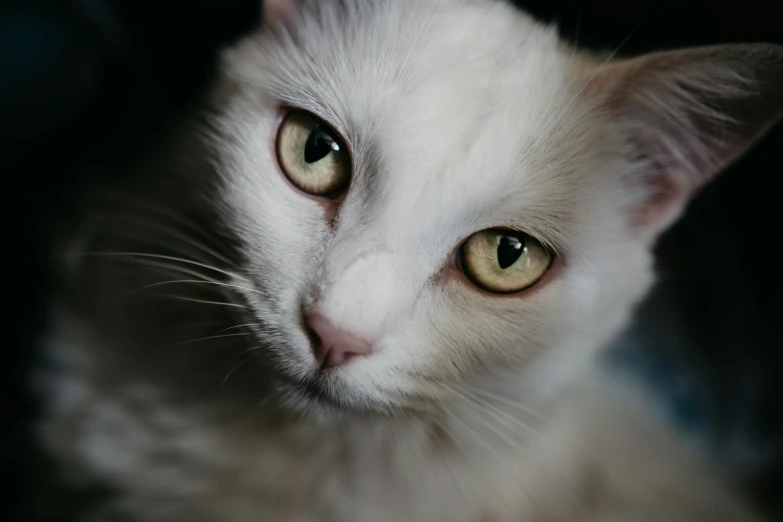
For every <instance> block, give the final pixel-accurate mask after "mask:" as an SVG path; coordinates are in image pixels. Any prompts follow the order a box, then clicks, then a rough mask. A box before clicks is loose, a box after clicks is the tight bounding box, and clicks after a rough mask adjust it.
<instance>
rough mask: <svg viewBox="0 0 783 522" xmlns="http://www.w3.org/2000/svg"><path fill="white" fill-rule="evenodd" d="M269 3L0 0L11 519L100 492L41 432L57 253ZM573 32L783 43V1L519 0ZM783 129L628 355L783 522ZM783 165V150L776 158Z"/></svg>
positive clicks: (70, 515)
mask: <svg viewBox="0 0 783 522" xmlns="http://www.w3.org/2000/svg"><path fill="white" fill-rule="evenodd" d="M260 1H261V0H250V1H248V0H191V1H189V2H175V1H166V0H160V1H159V2H157V3H154V4H153V3H152V2H149V3H148V2H145V1H142V0H137V1H132V0H128V1H120V0H60V1H57V0H20V1H17V2H15V1H13V0H11V1H9V0H4V1H3V2H2V3H0V173H2V181H3V184H4V185H3V186H4V187H5V189H4V194H5V201H4V204H3V208H4V216H5V217H4V220H3V230H4V232H5V237H6V240H5V243H6V247H5V248H4V249H3V252H4V255H3V259H4V261H5V262H7V263H8V268H7V269H6V270H5V271H4V273H5V274H6V276H5V278H4V279H5V282H4V285H3V286H4V290H5V296H4V297H5V299H4V301H5V303H6V306H5V307H4V308H5V310H6V312H5V316H6V317H7V320H6V321H5V324H6V325H7V326H6V329H10V331H11V337H10V340H8V338H7V337H6V339H4V341H3V342H2V348H1V349H2V350H3V357H4V358H3V361H2V364H0V368H2V371H3V372H5V373H6V375H4V376H3V377H4V378H3V379H2V380H0V382H2V385H3V386H4V387H5V388H6V389H4V390H3V391H2V394H1V395H0V401H1V402H0V418H1V419H2V423H3V428H4V429H3V437H4V439H3V440H2V441H0V451H2V458H3V460H4V462H3V469H4V470H9V472H8V474H7V476H9V477H13V480H10V481H6V484H7V486H5V487H3V488H0V491H2V495H3V496H4V497H6V498H5V499H4V500H3V501H2V505H1V506H0V512H1V513H0V518H1V519H2V520H20V521H69V520H76V519H77V516H78V513H79V511H80V509H81V508H82V506H84V505H85V504H87V503H89V502H90V501H91V499H92V498H94V496H95V495H99V494H100V493H101V492H96V491H81V490H78V491H77V490H69V489H66V488H65V487H64V486H63V485H62V484H61V483H60V482H59V481H58V479H57V475H56V472H55V470H54V468H53V467H52V466H51V464H50V463H49V462H48V460H47V458H46V455H44V454H42V453H41V452H39V451H38V448H37V447H36V445H35V443H34V440H33V438H32V437H31V435H30V431H29V427H30V423H31V422H32V421H34V419H35V415H36V410H37V405H36V403H35V400H34V397H32V395H31V394H30V392H29V389H28V387H27V383H26V379H27V375H28V371H29V369H30V368H31V367H32V366H33V365H34V364H35V362H36V357H37V353H36V348H35V341H36V337H37V336H38V335H40V332H41V331H42V330H43V328H44V327H45V312H46V310H45V307H44V305H45V295H46V289H47V285H48V284H49V274H48V271H47V266H46V251H47V247H48V244H49V241H50V240H51V236H52V231H53V228H54V225H55V224H56V223H58V222H60V221H62V220H65V219H68V217H69V212H68V209H69V208H74V207H77V206H78V202H79V199H80V197H81V195H82V194H83V191H84V189H85V187H88V186H90V185H91V184H94V183H100V182H101V181H102V180H106V179H110V178H112V177H113V176H117V175H119V174H118V172H119V168H120V167H121V166H122V165H124V164H126V163H127V162H128V161H129V160H130V159H131V158H133V157H134V155H136V154H139V153H140V152H141V151H143V150H144V148H145V147H146V146H149V144H150V143H154V142H155V140H156V138H157V137H158V136H160V135H161V134H162V133H163V132H165V130H166V128H167V126H168V125H170V124H171V123H172V122H174V121H176V119H177V118H178V116H179V115H181V114H182V113H183V112H184V111H187V109H188V107H189V105H190V104H191V103H193V102H194V101H195V100H198V99H199V96H201V95H203V93H204V92H205V91H206V90H207V89H208V88H209V85H210V81H211V78H212V76H213V74H214V66H215V58H216V55H217V53H218V52H219V51H220V49H221V48H222V47H223V46H225V45H230V43H231V42H232V41H233V40H234V39H235V38H238V37H241V35H243V34H245V33H246V32H248V31H251V30H252V29H253V28H255V27H257V26H258V23H259V21H260V12H261V4H260ZM514 3H516V4H518V5H519V6H520V7H522V8H524V9H526V10H528V11H529V12H530V13H532V14H533V15H535V16H536V17H538V18H540V19H542V20H545V21H552V22H554V23H557V24H558V26H559V27H560V29H561V33H562V35H563V36H564V37H565V38H566V39H567V40H569V41H571V42H572V43H576V44H578V45H582V46H586V47H588V48H593V49H600V50H609V51H611V50H614V49H617V48H618V47H619V48H620V51H619V54H620V55H627V54H636V53H640V52H645V51H650V50H656V49H666V48H672V47H681V46H685V45H701V44H711V43H721V42H750V41H766V42H775V43H780V44H783V29H782V28H781V25H780V18H779V16H776V14H777V13H776V11H777V9H776V6H775V3H774V2H769V1H762V0H745V1H744V2H742V3H738V2H724V3H722V4H720V6H719V5H717V4H716V3H714V2H706V1H700V0H678V1H675V0H654V1H653V0H642V1H638V0H637V1H627V2H621V1H617V0H595V1H586V0H518V1H515V2H514ZM781 148H783V125H778V127H777V128H776V129H775V130H774V131H773V132H772V133H771V134H770V135H769V136H767V138H765V139H764V140H763V142H762V143H761V144H760V145H759V146H758V147H756V148H755V149H754V150H753V151H751V153H750V154H748V155H747V156H745V157H744V158H743V159H742V160H741V161H739V162H738V163H737V164H735V165H734V166H733V167H732V168H731V169H730V170H729V171H727V172H726V173H725V174H724V175H723V176H722V177H720V178H719V179H718V180H717V181H716V182H715V183H713V184H712V185H710V186H709V187H708V188H707V189H706V190H704V191H703V192H702V193H701V195H700V196H699V197H698V198H697V199H696V200H695V201H694V202H693V204H692V205H691V207H690V208H689V210H688V213H687V215H686V217H685V219H683V220H682V221H681V222H680V224H678V225H677V226H676V227H675V228H674V229H673V230H672V231H671V232H670V233H668V234H667V235H666V237H665V238H664V239H663V240H662V241H661V243H660V245H659V249H658V250H659V272H660V274H661V283H660V284H659V285H658V287H657V289H656V291H655V292H654V293H653V295H652V296H651V297H650V299H648V301H647V302H646V303H645V304H644V306H643V307H642V309H641V310H640V311H639V314H638V315H639V317H638V319H637V322H636V324H635V325H634V327H633V329H632V331H631V332H629V334H628V336H626V337H625V338H623V339H622V342H621V343H620V344H621V347H620V348H619V349H618V351H617V352H616V354H615V360H616V361H617V362H618V363H620V364H622V365H623V367H624V368H627V369H630V370H631V371H634V372H636V373H637V375H638V376H639V377H640V378H641V379H643V380H644V382H646V383H647V384H649V386H650V389H651V390H652V391H654V392H655V393H656V394H657V396H658V397H660V399H661V401H663V403H664V404H666V405H667V406H669V410H670V411H671V412H672V420H673V422H675V423H677V426H678V427H679V428H680V429H682V430H683V431H684V432H686V433H688V434H690V435H691V436H693V437H694V438H696V439H697V440H699V441H700V442H703V443H704V444H705V445H706V446H707V447H708V448H709V449H710V450H711V451H712V452H713V454H714V455H715V460H716V462H717V463H718V465H720V466H723V467H725V469H726V470H728V471H729V472H730V473H734V474H736V475H737V476H738V477H740V478H741V479H742V481H743V483H744V484H746V485H747V488H748V491H749V492H750V493H751V494H752V495H753V496H754V497H755V498H756V499H757V500H758V502H760V503H761V504H762V505H763V506H765V507H766V509H768V510H769V511H770V513H778V515H777V516H778V517H781V519H783V413H781V412H783V407H781V401H783V318H781V317H780V315H781V312H783V305H781V300H782V299H783V277H782V276H781V270H780V260H779V259H780V258H779V257H778V254H777V253H776V252H778V251H777V247H778V245H777V244H776V243H777V240H776V237H777V234H778V233H780V232H779V231H780V229H781V225H783V219H782V218H781V217H780V212H779V207H777V205H778V204H779V202H778V199H779V195H780V194H781V193H783V190H781V189H783V167H781V162H780V160H779V154H778V153H779V151H780V150H781ZM775 160H777V161H775Z"/></svg>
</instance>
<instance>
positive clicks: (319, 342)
mask: <svg viewBox="0 0 783 522" xmlns="http://www.w3.org/2000/svg"><path fill="white" fill-rule="evenodd" d="M307 326H308V327H309V328H310V331H311V334H312V335H311V344H312V348H313V355H315V360H316V361H318V364H319V365H320V366H321V368H334V367H335V366H340V365H342V364H344V363H346V362H347V361H348V360H349V359H351V358H353V357H356V356H357V355H369V354H370V353H372V343H370V341H368V340H366V339H363V338H362V337H359V336H358V335H356V334H353V333H351V332H349V331H347V330H344V329H342V328H340V327H338V326H337V325H335V324H334V323H333V322H332V321H331V320H330V319H329V318H328V317H326V316H325V315H323V314H322V313H320V312H319V311H318V310H313V309H311V310H308V311H307Z"/></svg>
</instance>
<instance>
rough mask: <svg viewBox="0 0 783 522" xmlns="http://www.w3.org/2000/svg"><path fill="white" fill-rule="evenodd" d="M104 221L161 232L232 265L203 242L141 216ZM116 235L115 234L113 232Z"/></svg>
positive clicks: (110, 217) (119, 216)
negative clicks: (133, 225)
mask: <svg viewBox="0 0 783 522" xmlns="http://www.w3.org/2000/svg"><path fill="white" fill-rule="evenodd" d="M102 217H103V219H104V220H113V221H118V222H124V223H129V224H135V225H139V226H141V227H146V228H149V229H152V230H155V231H157V232H161V233H163V234H167V235H169V236H171V237H172V238H174V239H178V240H180V241H182V242H183V243H185V244H187V245H189V246H192V247H194V248H196V249H198V250H199V251H200V252H202V253H205V254H208V255H211V256H212V257H214V258H216V259H217V260H219V261H222V262H223V263H226V264H228V265H230V264H233V263H232V261H231V260H230V259H228V258H227V257H226V256H224V255H223V254H221V253H219V252H218V251H216V250H215V249H213V248H210V247H209V246H207V245H206V244H204V243H203V242H201V241H199V240H197V239H195V238H193V237H190V236H189V235H187V234H185V233H184V232H182V231H180V230H177V229H175V228H173V227H170V226H168V225H165V224H161V223H156V222H155V221H152V220H149V219H145V218H143V217H141V216H136V215H133V214H127V215H126V214H104V215H103V216H102ZM114 234H116V232H114ZM144 239H145V240H147V241H149V238H148V237H146V236H145V237H144ZM166 246H171V245H170V244H167V245H166Z"/></svg>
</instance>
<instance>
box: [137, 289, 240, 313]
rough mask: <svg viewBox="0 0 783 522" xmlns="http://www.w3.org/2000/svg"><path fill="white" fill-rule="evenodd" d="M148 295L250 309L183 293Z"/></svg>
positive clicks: (237, 304)
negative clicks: (186, 295) (187, 295)
mask: <svg viewBox="0 0 783 522" xmlns="http://www.w3.org/2000/svg"><path fill="white" fill-rule="evenodd" d="M148 295H154V296H158V297H164V298H168V299H177V300H179V301H186V302H189V303H198V304H207V305H216V306H228V307H233V308H242V309H245V310H249V307H247V306H245V305H243V304H239V303H228V302H226V301H210V300H208V299H196V298H193V297H185V296H181V295H173V294H158V293H149V294H148Z"/></svg>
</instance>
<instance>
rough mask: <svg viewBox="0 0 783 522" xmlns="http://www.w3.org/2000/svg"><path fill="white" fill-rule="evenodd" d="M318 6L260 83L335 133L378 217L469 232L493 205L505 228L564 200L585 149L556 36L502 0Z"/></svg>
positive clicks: (273, 49) (566, 59)
mask: <svg viewBox="0 0 783 522" xmlns="http://www.w3.org/2000/svg"><path fill="white" fill-rule="evenodd" d="M319 5H320V6H321V7H320V9H319V11H318V13H315V14H313V13H311V14H310V15H307V14H305V15H304V17H303V19H302V20H301V23H300V24H298V25H297V29H296V32H295V33H294V34H293V35H291V36H289V37H283V38H282V39H272V40H271V41H267V42H266V43H265V45H267V46H269V47H268V50H269V51H270V52H265V53H264V54H263V55H262V56H264V58H263V61H264V67H263V68H262V69H263V71H262V74H264V75H265V76H264V77H261V76H259V77H257V80H258V81H259V82H261V83H262V84H264V85H265V86H266V88H267V89H268V90H269V91H270V92H271V93H272V94H273V95H274V96H276V97H278V98H279V99H281V100H282V101H283V102H284V103H287V104H290V105H293V106H297V107H301V108H304V109H307V110H310V111H312V112H313V113H315V114H317V115H319V116H321V117H323V118H324V119H325V120H327V121H328V122H329V123H330V124H331V125H332V126H333V127H335V128H336V129H337V130H338V131H339V132H340V133H341V134H343V135H344V136H345V138H346V140H347V141H348V144H349V146H350V147H351V149H352V153H353V157H354V160H355V163H356V166H357V168H356V173H355V175H356V180H355V183H356V184H357V185H359V186H362V185H363V186H365V187H368V189H367V190H366V191H364V195H363V197H364V196H365V195H366V194H368V193H373V195H374V196H375V200H376V201H383V205H378V206H377V207H376V208H374V209H373V211H374V212H375V213H377V214H379V219H383V214H384V213H385V214H386V216H387V218H388V219H387V221H389V222H394V223H395V224H396V225H397V226H398V225H399V223H400V216H408V217H409V219H410V220H411V221H412V222H418V223H426V222H428V221H433V220H439V221H441V222H443V223H448V224H449V225H450V226H452V227H454V226H455V224H459V222H460V221H462V222H463V224H464V226H472V224H466V223H464V222H465V221H470V220H476V219H480V218H481V217H482V213H483V214H487V212H486V211H487V209H489V208H492V209H493V214H492V215H487V219H495V220H497V221H500V222H502V221H503V220H504V219H505V220H506V221H509V220H511V221H513V220H515V219H520V220H521V219H524V218H525V216H523V215H520V212H521V211H523V210H524V209H527V210H529V211H530V212H529V213H530V214H531V215H532V214H534V212H539V211H540V210H541V209H545V210H547V211H552V210H553V209H562V208H567V207H568V206H569V204H568V202H567V201H564V200H563V197H564V196H565V195H567V194H568V190H567V187H564V186H563V183H561V182H560V181H559V180H558V178H559V177H560V178H562V176H564V175H566V174H567V173H569V172H572V171H573V170H574V168H573V165H574V164H582V165H583V164H584V163H585V162H586V161H587V158H583V157H582V156H585V155H588V154H589V147H588V146H586V144H585V139H584V138H585V137H584V136H578V137H575V136H574V134H580V133H581V134H584V133H583V129H582V128H580V126H581V127H584V126H583V125H582V124H581V122H580V121H579V120H580V118H579V114H578V113H579V111H580V105H579V104H577V103H573V102H574V101H575V95H576V92H577V91H578V88H579V85H578V81H577V80H576V78H575V74H574V73H573V72H572V67H571V64H572V58H573V56H572V55H571V54H570V51H569V52H566V51H564V50H563V48H562V47H561V46H560V44H559V42H558V39H557V35H556V34H555V32H554V31H552V30H550V29H549V28H546V27H542V26H540V25H539V24H537V23H535V22H533V21H532V20H531V19H529V18H528V17H527V16H525V15H523V14H522V13H520V12H517V11H516V10H514V9H513V8H512V7H511V6H509V5H506V4H504V3H500V2H481V3H480V5H478V4H476V3H471V2H458V1H453V2H434V1H426V0H425V1H420V2H413V1H410V2H409V1H405V0H403V1H401V2H367V3H364V4H362V5H364V7H361V8H360V7H357V6H358V5H359V4H357V6H354V8H352V9H348V10H347V11H346V10H345V6H346V5H349V6H350V5H353V4H352V3H351V2H347V3H344V2H339V3H336V2H323V3H320V4H319ZM253 56H254V57H258V56H259V54H254V55H253ZM568 161H570V162H571V165H569V164H567V163H568ZM580 162H581V163H580ZM466 196H469V197H466ZM553 200H556V202H555V203H556V204H548V203H551V202H552V201H553ZM504 204H505V205H507V207H508V208H507V209H505V210H506V212H505V215H504V208H503V206H504ZM363 210H366V207H364V208H363ZM536 217H538V218H540V219H541V220H542V221H546V222H548V223H554V222H556V221H557V220H556V219H553V217H552V216H541V215H540V214H539V215H537V216H536ZM480 224H482V223H475V225H476V226H478V225H480ZM483 224H489V223H483ZM397 228H399V227H397Z"/></svg>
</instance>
